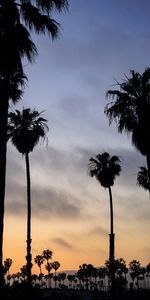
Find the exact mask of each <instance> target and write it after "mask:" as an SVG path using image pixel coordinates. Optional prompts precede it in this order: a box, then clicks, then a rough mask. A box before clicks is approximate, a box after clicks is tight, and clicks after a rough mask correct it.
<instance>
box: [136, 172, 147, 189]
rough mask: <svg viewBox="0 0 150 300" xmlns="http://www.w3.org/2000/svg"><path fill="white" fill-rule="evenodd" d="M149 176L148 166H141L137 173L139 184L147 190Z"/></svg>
mask: <svg viewBox="0 0 150 300" xmlns="http://www.w3.org/2000/svg"><path fill="white" fill-rule="evenodd" d="M149 180H150V179H149V176H148V170H147V168H146V167H140V171H139V172H138V175H137V184H138V185H139V186H141V187H142V188H143V189H145V190H149Z"/></svg>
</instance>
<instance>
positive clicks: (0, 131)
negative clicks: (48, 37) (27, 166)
mask: <svg viewBox="0 0 150 300" xmlns="http://www.w3.org/2000/svg"><path fill="white" fill-rule="evenodd" d="M7 92H8V89H6V91H5V96H4V95H3V93H2V91H1V95H0V296H1V295H2V293H3V286H4V274H3V268H2V267H3V232H4V203H5V183H6V182H5V181H6V152H7V120H8V105H9V97H8V95H7ZM0 298H1V297H0Z"/></svg>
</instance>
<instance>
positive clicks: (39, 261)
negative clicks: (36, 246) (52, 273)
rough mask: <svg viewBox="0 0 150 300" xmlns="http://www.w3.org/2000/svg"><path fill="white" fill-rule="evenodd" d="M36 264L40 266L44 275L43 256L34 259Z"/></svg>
mask: <svg viewBox="0 0 150 300" xmlns="http://www.w3.org/2000/svg"><path fill="white" fill-rule="evenodd" d="M34 262H35V263H36V264H37V265H38V267H39V269H40V274H42V267H41V265H42V264H43V262H44V257H43V255H37V256H36V257H35V258H34Z"/></svg>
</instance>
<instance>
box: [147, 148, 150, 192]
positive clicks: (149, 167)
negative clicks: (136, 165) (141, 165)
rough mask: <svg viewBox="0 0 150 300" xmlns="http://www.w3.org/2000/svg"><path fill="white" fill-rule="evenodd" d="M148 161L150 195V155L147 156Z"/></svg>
mask: <svg viewBox="0 0 150 300" xmlns="http://www.w3.org/2000/svg"><path fill="white" fill-rule="evenodd" d="M146 160H147V169H148V178H149V187H148V190H149V193H150V153H148V154H147V156H146Z"/></svg>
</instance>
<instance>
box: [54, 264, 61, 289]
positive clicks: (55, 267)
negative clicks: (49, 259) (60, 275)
mask: <svg viewBox="0 0 150 300" xmlns="http://www.w3.org/2000/svg"><path fill="white" fill-rule="evenodd" d="M52 267H53V269H54V270H55V276H54V280H55V288H56V282H57V276H56V271H57V270H58V269H59V267H60V263H59V262H58V261H54V262H53V263H52Z"/></svg>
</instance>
